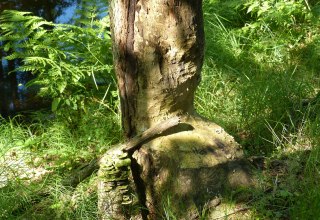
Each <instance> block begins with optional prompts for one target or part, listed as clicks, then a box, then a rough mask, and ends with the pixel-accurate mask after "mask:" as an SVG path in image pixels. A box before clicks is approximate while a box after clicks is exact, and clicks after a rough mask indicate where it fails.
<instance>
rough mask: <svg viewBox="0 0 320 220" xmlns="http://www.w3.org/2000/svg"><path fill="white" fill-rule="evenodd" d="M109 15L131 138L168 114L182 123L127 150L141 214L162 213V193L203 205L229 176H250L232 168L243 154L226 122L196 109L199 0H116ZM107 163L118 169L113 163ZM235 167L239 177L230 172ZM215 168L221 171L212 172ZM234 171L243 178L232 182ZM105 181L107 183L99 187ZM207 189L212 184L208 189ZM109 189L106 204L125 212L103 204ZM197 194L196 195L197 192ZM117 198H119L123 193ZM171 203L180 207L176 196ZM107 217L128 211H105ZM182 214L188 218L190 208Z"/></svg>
mask: <svg viewBox="0 0 320 220" xmlns="http://www.w3.org/2000/svg"><path fill="white" fill-rule="evenodd" d="M110 17H111V31H112V39H113V54H114V67H115V72H116V75H117V79H118V88H119V93H120V99H121V112H122V124H123V130H124V132H125V136H126V138H127V139H130V138H133V137H135V136H136V135H138V134H141V133H142V132H144V131H145V130H147V129H148V128H152V127H155V126H157V124H158V123H160V122H163V121H166V120H168V119H170V118H174V117H176V116H178V117H180V119H181V121H180V124H179V125H178V126H174V127H173V128H170V129H168V130H167V131H166V132H165V133H161V135H158V136H157V137H152V138H150V139H149V140H148V141H145V142H144V144H143V145H142V146H141V148H139V149H138V150H136V151H135V152H133V151H129V152H128V153H129V156H128V157H130V159H131V162H132V164H131V170H132V174H130V175H131V176H132V177H131V178H130V177H129V176H127V177H128V179H132V181H134V182H135V187H134V188H135V190H136V192H137V194H138V195H139V199H140V203H142V205H145V206H146V208H147V209H148V212H144V213H143V215H142V216H143V218H149V219H158V218H159V216H161V214H160V212H159V208H160V207H161V206H163V204H162V201H163V199H164V195H165V193H168V194H169V195H170V196H171V197H172V199H184V202H185V205H186V206H188V207H186V208H187V209H189V206H190V207H193V206H194V205H204V203H205V202H206V201H207V200H210V199H211V197H214V196H216V195H218V193H219V190H221V188H224V184H225V185H228V184H229V185H230V186H235V185H237V184H238V185H239V184H240V185H241V184H243V183H247V182H248V179H247V176H246V175H244V176H241V174H239V175H240V176H241V178H240V177H239V175H238V173H239V172H234V171H235V170H237V169H238V167H239V166H237V165H233V166H232V165H230V164H229V163H228V161H231V160H232V159H233V158H235V157H238V156H239V155H241V150H239V146H238V145H237V143H236V142H235V141H234V140H233V138H232V137H231V136H229V135H228V134H227V133H226V132H224V131H223V129H222V128H221V127H219V126H218V125H216V124H214V123H211V122H208V121H206V120H204V119H202V118H200V117H199V116H198V115H197V114H196V112H195V109H194V94H195V90H196V88H197V86H198V84H199V82H200V72H201V68H202V64H203V56H204V28H203V16H202V1H201V0H149V1H139V0H111V3H110ZM118 149H119V148H118ZM120 149H122V150H123V149H125V148H124V147H123V146H122V147H120ZM112 152H114V150H111V151H110V152H109V153H107V156H106V157H107V159H105V160H106V161H110V160H112V159H111V158H115V157H117V156H116V155H120V154H121V153H112ZM132 154H133V156H132V157H131V155H132ZM123 158H126V157H125V156H124V157H123ZM116 160H117V159H116ZM111 164H112V163H111ZM113 164H115V163H113ZM105 167H109V169H114V171H113V172H114V173H118V172H120V171H119V170H116V169H115V167H116V166H115V165H112V166H111V165H110V164H109V165H108V166H105ZM111 167H113V168H111ZM231 169H232V170H233V171H232V172H233V173H235V175H236V176H237V177H235V176H234V175H229V174H230V173H229V171H231ZM239 170H241V169H240V168H239ZM105 172H107V173H108V172H109V171H108V170H107V169H105V170H104V171H103V170H101V171H99V176H100V177H101V179H103V178H104V177H106V176H107V177H110V178H111V179H112V178H113V177H114V176H111V175H109V174H106V175H105V174H104V173H105ZM217 173H219V174H220V177H218V178H213V177H215V176H216V175H217ZM240 173H241V172H240ZM104 175H105V176H104ZM199 175H200V176H199ZM209 177H210V178H213V179H210V178H209ZM236 178H238V179H239V180H240V183H239V182H237V183H234V180H235V179H236ZM221 181H224V182H225V183H221ZM102 182H103V181H102ZM233 183H234V184H233ZM112 184H113V185H116V184H114V182H112ZM103 187H104V186H103V184H102V185H101V187H100V191H101V192H104V191H103ZM201 190H202V191H203V192H201ZM208 190H212V191H213V192H212V193H211V194H210V193H208ZM109 192H110V191H109ZM203 193H205V194H206V195H205V196H204V194H203ZM108 195H109V197H110V196H114V195H113V193H109V194H108V193H107V194H104V196H100V199H99V204H100V205H99V207H100V210H101V212H104V213H106V212H109V213H110V212H114V213H121V209H122V208H121V207H120V206H117V205H116V206H110V205H106V204H108V202H106V200H108V199H106V198H107V197H108ZM197 195H198V196H199V198H197V199H195V196H197ZM115 197H117V196H115ZM117 199H119V200H121V196H120V197H117ZM117 199H113V201H115V200H117ZM103 200H105V201H103ZM108 207H113V208H108ZM172 208H173V209H177V210H178V209H179V208H178V205H177V204H175V205H174V206H173V207H172ZM106 210H107V211H106ZM122 211H123V210H122ZM186 213H187V212H185V213H180V214H181V215H180V216H183V215H184V214H186ZM102 215H103V214H102ZM106 216H107V217H106ZM188 216H189V217H188ZM104 218H105V219H108V218H113V219H121V218H122V219H125V218H126V217H125V216H124V215H123V216H122V217H121V215H119V214H114V215H112V214H111V215H110V214H108V215H105V217H104ZM183 218H187V219H191V217H190V213H189V214H186V215H184V217H183ZM181 219H182V217H181Z"/></svg>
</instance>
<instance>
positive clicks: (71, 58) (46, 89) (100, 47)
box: [0, 7, 114, 114]
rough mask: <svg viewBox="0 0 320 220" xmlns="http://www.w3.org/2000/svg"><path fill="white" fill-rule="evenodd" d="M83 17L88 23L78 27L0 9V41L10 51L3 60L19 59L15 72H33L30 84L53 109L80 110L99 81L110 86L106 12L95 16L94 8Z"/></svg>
mask: <svg viewBox="0 0 320 220" xmlns="http://www.w3.org/2000/svg"><path fill="white" fill-rule="evenodd" d="M88 16H90V17H86V18H85V19H86V20H87V21H89V23H84V22H83V20H81V21H79V22H80V23H81V24H83V25H82V26H81V27H79V26H76V25H67V24H54V23H52V22H48V21H46V20H44V19H42V18H40V17H36V16H32V15H31V14H30V13H28V12H18V11H4V12H3V13H2V15H1V17H0V22H1V25H0V31H1V32H0V33H1V35H2V36H1V37H0V40H1V41H3V42H4V44H3V48H4V50H5V51H7V52H10V55H9V56H7V57H6V59H9V60H13V59H22V61H23V65H21V66H20V67H18V68H17V69H16V71H24V72H26V71H30V72H32V73H33V74H34V75H35V78H34V79H33V80H32V81H30V82H29V85H36V86H39V88H40V92H39V95H40V96H42V97H49V98H50V99H52V111H54V112H56V111H58V113H62V112H63V111H64V114H66V112H69V113H72V112H81V111H85V103H86V101H87V100H88V99H89V98H90V97H92V91H94V90H97V89H98V84H106V85H108V84H109V85H114V79H113V76H112V73H111V70H112V67H111V65H112V55H111V41H110V33H109V31H108V28H109V20H108V17H107V16H104V17H103V18H97V16H98V15H97V8H93V7H91V8H90V10H89V15H88ZM83 19H84V18H83ZM17 24H18V25H17Z"/></svg>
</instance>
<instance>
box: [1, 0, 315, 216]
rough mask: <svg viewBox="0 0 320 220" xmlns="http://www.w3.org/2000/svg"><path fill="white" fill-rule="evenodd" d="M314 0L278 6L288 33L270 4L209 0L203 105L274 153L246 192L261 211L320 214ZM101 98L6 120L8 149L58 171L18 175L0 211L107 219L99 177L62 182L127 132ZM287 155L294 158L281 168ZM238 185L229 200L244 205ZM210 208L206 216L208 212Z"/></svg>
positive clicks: (253, 145) (252, 144)
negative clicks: (77, 110)
mask: <svg viewBox="0 0 320 220" xmlns="http://www.w3.org/2000/svg"><path fill="white" fill-rule="evenodd" d="M266 2H270V3H271V2H275V1H271V0H269V1H266ZM279 2H280V3H283V4H287V3H288V2H289V3H292V4H294V7H292V8H293V9H294V10H296V11H294V13H296V12H298V11H297V10H302V9H301V7H300V6H301V5H303V4H304V2H305V1H283V2H281V1H279ZM307 2H309V3H310V7H312V9H313V10H311V12H312V14H310V13H311V12H306V11H303V13H302V14H305V15H308V16H311V17H308V16H306V18H301V17H299V19H296V20H295V21H294V20H293V21H291V20H290V19H288V18H287V17H286V16H284V15H285V13H277V14H276V15H277V19H280V21H281V19H282V20H283V23H285V24H286V25H288V26H289V27H290V28H289V29H287V30H289V31H287V32H286V30H285V29H284V28H280V27H279V22H278V20H276V21H274V20H272V19H271V20H270V18H272V16H271V17H270V13H269V12H263V13H262V14H260V15H259V16H258V14H257V13H256V12H255V11H254V10H253V11H251V12H249V13H247V11H248V7H250V4H252V3H254V1H251V0H250V1H236V0H228V1H219V0H208V1H205V2H204V12H205V32H206V58H205V62H204V66H203V72H202V73H203V75H202V83H201V85H200V87H199V89H198V91H197V96H196V109H197V111H198V112H199V113H201V114H202V115H205V116H206V117H207V118H209V119H211V120H213V121H215V122H217V123H218V124H220V125H222V126H223V127H225V128H226V130H227V131H228V132H229V133H231V134H233V135H234V136H235V137H236V139H237V141H238V142H240V143H241V144H242V146H243V147H244V150H245V153H246V156H248V157H250V156H256V155H258V156H260V155H264V156H265V157H266V163H267V165H266V166H267V167H266V170H265V171H264V173H260V174H259V175H260V177H259V181H260V182H259V184H260V185H259V187H257V188H255V189H252V190H251V191H250V192H246V193H247V194H248V195H249V201H247V203H248V205H250V207H251V210H252V218H253V219H285V218H287V219H318V218H319V212H318V207H319V205H320V193H319V192H320V191H319V190H320V189H319V181H320V173H319V172H320V171H319V170H320V164H319V161H320V139H319V137H320V117H319V115H320V112H319V101H320V100H319V98H317V92H318V91H319V89H320V83H319V82H320V80H319V72H320V65H319V62H318V61H319V60H320V53H319V39H320V33H318V32H317V31H316V30H317V28H316V27H317V25H318V23H317V21H316V19H315V18H318V17H317V16H318V15H317V13H316V11H317V10H318V9H319V7H320V6H319V4H317V3H316V2H314V1H307ZM280 3H279V4H280ZM289 3H288V4H289ZM278 6H279V5H278ZM278 6H277V7H278ZM280 6H281V5H280ZM280 6H279V7H280ZM282 6H283V7H284V9H285V10H286V9H288V8H286V7H287V5H282ZM274 7H276V5H275V6H274ZM302 8H303V7H302ZM255 10H259V8H258V9H255ZM270 10H273V12H274V13H276V12H277V10H279V9H278V8H272V7H271V9H270ZM281 10H282V9H281ZM298 14H299V13H298ZM294 15H295V14H294ZM299 16H300V15H299ZM312 16H314V17H312ZM91 101H92V102H91V103H94V104H91V105H88V106H86V111H85V113H84V115H83V116H82V117H81V118H79V120H78V121H77V123H76V124H69V123H68V122H66V121H64V118H63V117H61V118H60V117H59V116H54V115H50V114H47V113H45V114H43V113H41V112H36V113H33V115H32V116H30V118H31V122H30V120H29V122H24V123H20V122H21V121H23V120H21V119H19V118H15V119H11V120H3V119H1V120H0V152H1V155H2V156H3V157H4V156H5V155H9V156H10V155H15V154H17V152H18V151H19V150H22V151H26V152H31V153H32V154H31V159H29V163H30V164H31V165H32V166H36V167H43V168H46V169H48V170H49V171H50V172H51V174H50V173H49V174H47V175H45V176H44V177H43V178H42V179H40V180H38V181H35V182H31V183H30V181H29V182H28V181H24V180H22V179H21V178H20V179H19V178H11V179H9V180H8V182H7V186H6V187H3V188H0V213H1V215H2V216H1V215H0V218H4V219H10V218H11V219H19V218H27V219H47V218H48V216H49V217H50V218H52V219H57V218H58V219H96V218H97V215H96V200H97V198H96V196H95V189H94V188H92V185H94V184H93V183H94V181H95V177H94V176H93V177H92V178H89V179H88V180H86V181H85V182H84V183H81V184H80V185H79V186H78V187H77V189H72V188H69V187H66V186H63V184H62V183H61V180H62V179H63V178H64V177H65V176H66V174H67V173H68V172H69V171H70V170H72V169H74V168H76V167H78V166H80V165H81V164H83V163H84V162H86V161H90V160H91V159H92V158H93V157H94V156H95V155H98V154H101V152H103V151H104V150H105V149H106V148H107V146H110V145H112V144H114V143H117V142H120V141H121V131H120V125H119V124H120V119H119V115H118V114H117V110H114V108H113V107H110V106H105V105H104V103H103V101H96V100H91ZM113 104H114V105H115V106H116V104H117V103H113ZM18 119H19V120H18ZM279 161H280V162H281V163H280V164H285V165H283V166H280V167H276V168H275V166H276V165H275V164H277V163H274V162H279ZM0 171H1V164H0ZM0 176H1V172H0ZM237 193H238V192H231V193H230V194H231V195H230V198H223V199H225V200H228V201H229V202H230V201H231V203H233V204H234V203H236V201H232V200H236V199H235V197H236V196H235V194H237ZM168 198H169V197H168ZM172 202H173V201H171V200H170V198H169V199H166V198H165V201H164V203H163V209H164V211H163V214H162V216H163V218H164V219H177V217H176V213H175V212H174V211H173V210H172V209H170V206H171V204H172ZM201 214H202V216H203V217H201V219H205V218H206V211H205V210H203V213H200V215H201Z"/></svg>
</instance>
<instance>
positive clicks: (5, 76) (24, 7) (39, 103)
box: [0, 0, 80, 117]
mask: <svg viewBox="0 0 320 220" xmlns="http://www.w3.org/2000/svg"><path fill="white" fill-rule="evenodd" d="M79 2H80V0H7V1H3V0H2V1H0V13H1V12H2V11H3V10H19V11H30V12H33V13H34V15H37V16H41V17H43V18H45V19H46V20H48V21H53V22H56V23H70V22H71V20H72V18H73V16H74V14H75V11H76V8H77V6H78V5H79ZM0 44H1V42H0ZM6 55H7V53H6V52H4V51H3V50H0V58H1V60H0V61H1V62H0V101H1V105H0V115H1V116H2V117H8V116H12V115H14V114H16V112H19V111H25V110H32V109H38V108H41V107H45V106H46V105H47V104H46V102H45V101H44V100H41V99H39V98H38V97H36V96H35V91H32V89H27V88H26V87H25V84H26V82H28V80H30V79H32V74H31V73H27V72H11V71H13V70H14V69H15V68H16V67H17V66H18V65H19V63H20V62H21V61H20V60H10V61H8V60H6V59H5V56H6ZM10 72H11V73H10ZM9 73H10V74H9Z"/></svg>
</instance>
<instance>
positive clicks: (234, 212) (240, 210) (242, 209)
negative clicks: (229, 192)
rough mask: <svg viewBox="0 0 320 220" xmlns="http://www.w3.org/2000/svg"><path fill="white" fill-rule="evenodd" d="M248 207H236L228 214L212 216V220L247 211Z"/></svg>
mask: <svg viewBox="0 0 320 220" xmlns="http://www.w3.org/2000/svg"><path fill="white" fill-rule="evenodd" d="M248 209H249V207H242V208H239V209H236V210H234V211H233V212H230V213H228V214H225V215H223V216H220V217H217V218H214V219H212V220H218V219H222V218H225V217H229V216H230V215H234V214H236V213H238V212H243V211H247V210H248Z"/></svg>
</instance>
